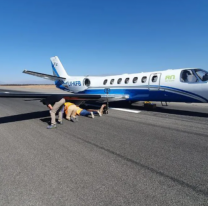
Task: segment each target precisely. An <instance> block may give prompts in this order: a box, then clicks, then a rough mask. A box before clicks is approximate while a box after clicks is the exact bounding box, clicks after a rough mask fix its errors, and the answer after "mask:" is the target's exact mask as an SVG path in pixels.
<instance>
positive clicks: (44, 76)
mask: <svg viewBox="0 0 208 206" xmlns="http://www.w3.org/2000/svg"><path fill="white" fill-rule="evenodd" d="M22 73H25V74H29V75H33V76H36V77H41V78H44V79H48V80H52V81H56V80H61V81H65V80H66V78H63V77H57V76H54V75H49V74H42V73H39V72H33V71H28V70H24V71H23V72H22Z"/></svg>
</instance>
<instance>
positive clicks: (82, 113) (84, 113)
mask: <svg viewBox="0 0 208 206" xmlns="http://www.w3.org/2000/svg"><path fill="white" fill-rule="evenodd" d="M105 106H106V105H105V104H103V105H102V106H101V107H100V109H87V110H86V109H82V108H80V107H78V106H77V108H76V109H74V110H73V112H72V114H71V119H70V120H71V121H72V122H76V121H78V117H77V115H79V116H90V117H91V118H94V117H95V116H94V114H98V115H99V116H100V117H101V116H102V115H103V109H104V107H105Z"/></svg>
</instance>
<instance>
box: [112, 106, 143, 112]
mask: <svg viewBox="0 0 208 206" xmlns="http://www.w3.org/2000/svg"><path fill="white" fill-rule="evenodd" d="M109 109H113V110H119V111H123V112H131V113H140V112H141V111H138V110H132V109H124V108H115V107H109Z"/></svg>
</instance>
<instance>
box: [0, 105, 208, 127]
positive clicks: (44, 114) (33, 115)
mask: <svg viewBox="0 0 208 206" xmlns="http://www.w3.org/2000/svg"><path fill="white" fill-rule="evenodd" d="M83 108H85V109H87V108H88V107H83ZM90 108H91V109H92V108H93V107H90ZM120 108H128V109H136V110H140V111H147V109H146V108H144V107H143V106H134V105H132V106H121V107H120ZM95 109H97V107H95ZM148 111H152V112H158V113H165V114H175V115H185V116H194V117H208V114H207V113H202V112H195V111H184V110H177V109H170V108H168V109H166V108H160V107H157V108H155V109H154V110H148ZM30 119H40V120H41V121H42V122H45V123H48V124H49V123H50V118H49V112H48V110H46V111H37V112H30V113H25V114H18V115H13V116H7V117H0V124H5V123H11V122H18V121H24V120H30Z"/></svg>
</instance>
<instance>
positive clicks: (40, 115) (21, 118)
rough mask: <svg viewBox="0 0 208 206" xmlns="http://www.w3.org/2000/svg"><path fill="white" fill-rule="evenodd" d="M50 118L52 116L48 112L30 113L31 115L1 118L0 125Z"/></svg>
mask: <svg viewBox="0 0 208 206" xmlns="http://www.w3.org/2000/svg"><path fill="white" fill-rule="evenodd" d="M48 116H50V114H49V112H48V110H46V111H38V112H30V113H25V114H17V115H13V116H7V117H0V124H5V123H10V122H19V121H24V120H30V119H39V118H43V117H48Z"/></svg>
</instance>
